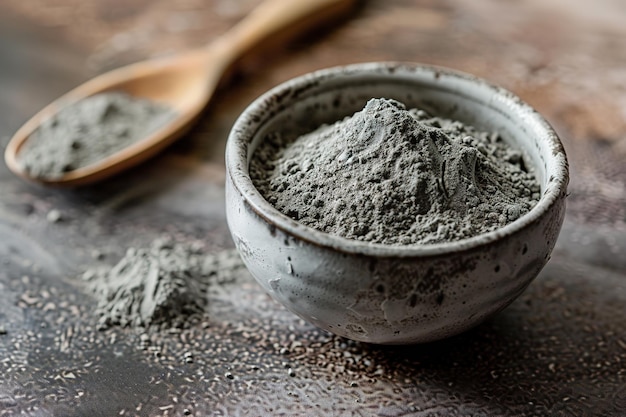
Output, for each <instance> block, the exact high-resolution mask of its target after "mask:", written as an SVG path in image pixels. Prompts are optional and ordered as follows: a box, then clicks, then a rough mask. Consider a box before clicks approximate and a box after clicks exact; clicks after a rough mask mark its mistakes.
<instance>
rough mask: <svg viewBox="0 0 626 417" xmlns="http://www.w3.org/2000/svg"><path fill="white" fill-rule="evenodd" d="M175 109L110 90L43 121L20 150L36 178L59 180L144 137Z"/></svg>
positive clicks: (170, 118) (24, 164)
mask: <svg viewBox="0 0 626 417" xmlns="http://www.w3.org/2000/svg"><path fill="white" fill-rule="evenodd" d="M174 115H175V113H174V111H173V110H172V109H171V108H169V107H167V106H164V105H162V104H159V103H156V102H154V101H151V100H147V99H143V98H137V97H132V96H130V95H128V94H124V93H120V92H108V93H101V94H96V95H94V96H91V97H88V98H85V99H83V100H80V101H77V102H76V103H73V104H70V105H68V106H67V107H65V108H62V109H61V110H60V111H59V112H58V113H57V114H56V115H54V116H52V117H51V118H49V119H47V120H46V121H44V122H43V123H42V124H41V126H39V128H38V129H37V130H36V131H34V132H33V133H32V134H31V135H30V137H29V138H28V139H27V140H26V142H25V143H24V145H23V146H22V148H21V149H20V152H19V154H18V158H19V162H20V163H21V164H22V166H23V167H24V170H25V171H26V172H27V173H28V174H29V175H30V176H32V177H35V178H48V179H55V178H59V177H61V176H62V175H63V174H65V173H67V172H69V171H72V170H75V169H77V168H82V167H85V166H88V165H90V164H93V163H95V162H98V161H100V160H102V159H104V158H106V157H107V156H110V155H112V154H114V153H116V152H117V151H120V150H122V149H124V148H126V147H128V146H129V145H131V144H133V143H135V142H137V141H139V140H141V139H143V138H146V137H147V136H148V135H150V134H151V133H152V132H154V131H156V130H157V129H158V128H160V127H161V126H163V125H164V124H166V123H167V122H169V121H170V120H172V118H173V117H174Z"/></svg>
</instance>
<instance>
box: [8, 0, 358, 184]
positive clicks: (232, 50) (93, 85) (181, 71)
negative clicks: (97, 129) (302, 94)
mask: <svg viewBox="0 0 626 417" xmlns="http://www.w3.org/2000/svg"><path fill="white" fill-rule="evenodd" d="M354 3H356V1H355V0H306V1H298V0H267V1H265V2H264V3H262V4H261V5H260V6H259V7H258V8H257V9H255V10H254V11H253V12H252V13H251V14H250V15H249V16H247V17H246V18H245V19H243V20H242V21H241V22H240V23H238V24H237V25H236V26H235V27H233V28H232V29H231V30H230V31H229V32H227V33H226V34H225V35H224V36H222V37H220V38H218V39H217V40H216V41H214V42H212V43H211V44H210V45H209V46H208V47H206V48H202V49H198V50H192V51H189V52H185V53H182V54H178V55H175V56H172V57H168V58H163V59H153V60H148V61H143V62H139V63H136V64H132V65H129V66H125V67H121V68H118V69H116V70H113V71H110V72H107V73H105V74H102V75H100V76H97V77H95V78H93V79H91V80H90V81H87V82H86V83H84V84H82V85H80V86H78V87H76V88H75V89H73V90H71V91H70V92H68V93H67V94H65V95H63V96H62V97H60V98H59V99H57V100H55V101H54V102H52V103H51V104H49V105H48V106H47V107H45V108H44V109H43V110H41V111H40V112H39V113H37V114H36V115H35V116H33V117H32V118H31V119H30V120H29V121H28V122H26V123H25V124H24V125H23V126H22V127H21V128H20V129H19V130H18V131H17V132H16V133H15V135H14V136H13V138H12V139H11V141H10V142H9V144H8V146H7V148H6V151H5V161H6V164H7V166H8V167H9V169H10V170H11V171H13V172H14V173H15V174H17V175H19V176H20V177H23V178H25V179H29V180H33V181H37V182H41V183H45V184H49V185H67V186H76V185H84V184H88V183H92V182H96V181H99V180H102V179H104V178H107V177H110V176H111V175H114V174H117V173H119V172H121V171H123V170H125V169H128V168H130V167H132V166H134V165H137V164H138V163H140V162H142V161H144V160H146V159H148V158H149V157H151V156H153V155H155V154H156V153H157V152H159V151H161V150H162V149H163V148H165V147H166V146H168V145H169V144H171V143H172V142H173V141H175V140H176V139H178V138H179V137H180V136H181V135H182V134H184V133H185V132H186V131H187V130H189V128H190V127H191V125H192V124H193V122H195V121H196V119H197V118H198V116H199V115H200V113H201V111H202V110H203V109H204V107H205V106H206V104H207V103H208V101H209V100H210V98H211V96H212V95H213V93H214V91H215V89H216V88H217V86H218V84H219V82H220V80H221V79H222V77H223V76H224V74H225V73H226V72H227V71H228V70H229V69H231V67H232V66H233V65H234V64H235V63H236V62H237V61H238V60H239V59H240V58H241V57H242V56H244V55H245V54H246V53H248V52H250V51H251V50H252V49H253V48H254V47H255V46H257V45H258V44H259V43H260V42H261V41H263V40H265V41H268V40H275V39H276V38H278V37H281V36H282V37H285V36H291V35H293V34H294V32H301V31H304V30H306V29H310V28H311V27H312V26H313V25H314V24H317V23H320V22H322V21H325V20H327V19H329V18H334V17H337V16H339V15H340V14H343V13H346V12H348V11H349V10H350V9H351V7H352V6H353V4H354ZM113 90H115V91H122V92H126V93H128V94H130V95H133V96H136V97H144V98H149V99H151V100H154V101H157V102H160V103H164V104H166V105H168V106H170V107H171V108H172V109H173V110H174V111H176V113H177V114H176V117H175V118H173V120H172V121H170V122H169V123H167V124H166V125H164V126H163V127H161V128H160V129H159V130H157V131H155V132H154V133H152V134H151V135H149V136H148V137H146V138H145V139H141V140H140V141H138V142H135V143H134V144H132V145H130V146H128V147H127V148H125V149H122V150H121V151H118V152H116V153H114V154H112V155H110V156H108V157H105V158H103V159H101V160H100V161H98V162H96V163H93V164H91V165H88V166H85V167H82V168H78V169H75V170H72V171H68V172H67V173H65V174H63V175H62V176H61V177H58V178H54V179H52V178H50V179H48V178H34V177H31V176H29V174H28V172H26V171H25V170H24V168H23V167H22V166H21V164H20V163H19V159H18V152H19V150H20V147H21V146H22V145H23V144H24V143H25V141H26V140H27V139H28V137H29V136H30V135H31V134H32V133H33V132H34V131H35V130H36V129H37V128H38V127H39V125H40V124H41V123H42V122H43V121H45V120H46V119H48V118H49V117H51V116H52V115H54V114H55V113H57V112H58V111H59V110H60V109H61V108H63V107H65V106H67V105H69V104H71V103H74V102H76V101H79V100H81V99H84V98H86V97H89V96H92V95H94V94H97V93H102V92H105V91H113Z"/></svg>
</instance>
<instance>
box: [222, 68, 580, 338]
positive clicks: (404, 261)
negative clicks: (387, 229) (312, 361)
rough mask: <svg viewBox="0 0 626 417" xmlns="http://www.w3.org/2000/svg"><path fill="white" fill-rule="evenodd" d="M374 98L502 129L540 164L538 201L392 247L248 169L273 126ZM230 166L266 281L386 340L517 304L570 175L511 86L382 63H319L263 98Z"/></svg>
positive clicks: (558, 148)
mask: <svg viewBox="0 0 626 417" xmlns="http://www.w3.org/2000/svg"><path fill="white" fill-rule="evenodd" d="M374 97H385V98H391V99H396V100H398V101H401V102H403V103H404V104H406V106H407V108H421V109H423V110H426V111H427V112H428V113H430V114H431V115H435V116H440V117H445V118H450V119H455V120H459V121H461V122H463V123H465V124H469V125H473V126H475V127H476V128H478V129H480V130H485V131H497V132H499V133H500V135H501V136H502V137H503V139H504V140H505V141H507V142H509V143H511V144H513V145H514V146H516V147H517V148H519V149H521V150H522V151H523V152H524V154H525V158H526V160H527V162H529V163H530V165H532V167H533V168H534V170H535V174H536V176H537V178H538V180H539V182H540V185H541V198H540V200H539V202H538V203H537V205H536V206H535V207H533V208H532V210H531V211H530V212H528V213H527V214H525V215H524V216H522V217H520V218H519V219H517V220H515V221H514V222H511V223H510V224H508V225H506V226H504V227H502V228H500V229H497V230H495V231H492V232H489V233H484V234H481V235H478V236H475V237H472V238H469V239H464V240H460V241H454V242H446V243H438V244H429V245H406V246H395V245H393V246H392V245H382V244H372V243H367V242H362V241H356V240H349V239H345V238H342V237H339V236H335V235H331V234H328V233H324V232H322V231H319V230H315V229H313V228H310V227H307V226H305V225H303V224H301V223H298V222H297V221H295V220H293V219H291V218H289V217H288V216H286V215H284V214H282V213H280V212H279V211H278V210H277V209H275V208H274V207H273V206H272V205H271V204H270V203H269V202H267V201H266V200H265V199H264V198H263V197H262V195H261V194H260V193H259V191H258V190H257V189H256V188H255V187H254V185H253V183H252V180H251V179H250V175H249V171H248V167H249V163H250V160H251V158H252V157H253V155H254V151H255V149H256V148H257V147H258V146H259V144H260V143H261V142H262V141H263V140H264V139H265V138H266V136H267V134H268V133H272V132H280V133H281V134H284V135H293V136H299V135H301V134H304V133H308V132H310V131H312V130H314V129H316V128H317V127H319V126H320V125H322V124H324V123H327V124H328V123H334V122H336V121H338V120H341V119H343V118H344V117H346V116H350V115H352V114H354V113H355V112H357V111H359V110H361V109H362V108H363V107H364V105H365V103H366V102H367V101H368V100H369V99H371V98H374ZM226 169H227V178H226V213H227V221H228V225H229V228H230V231H231V234H232V237H233V239H234V241H235V245H236V247H237V249H238V250H239V252H240V254H241V256H242V259H243V261H244V262H245V264H246V266H247V267H248V269H249V271H250V272H251V274H252V275H253V276H254V277H255V279H256V280H257V281H258V282H259V284H261V286H262V287H263V288H264V289H265V290H266V291H267V292H268V293H269V294H271V295H272V297H274V298H275V299H276V300H278V301H279V302H281V303H282V304H283V305H284V306H285V307H287V308H288V309H289V310H291V311H292V312H294V313H295V314H297V315H299V316H300V317H302V318H303V319H305V320H307V321H309V322H311V323H313V324H315V325H316V326H318V327H320V328H323V329H325V330H328V331H330V332H332V333H335V334H337V335H340V336H344V337H347V338H350V339H354V340H359V341H364V342H370V343H380V344H409V343H422V342H429V341H433V340H437V339H442V338H445V337H449V336H452V335H455V334H458V333H460V332H463V331H465V330H467V329H469V328H471V327H473V326H475V325H477V324H478V323H480V322H481V321H483V320H484V319H485V318H487V317H489V316H490V315H492V314H494V313H496V312H497V311H499V310H501V309H502V308H504V307H506V306H507V305H508V304H510V303H511V302H512V301H513V300H514V299H515V298H516V297H518V296H519V295H520V294H521V293H522V292H523V291H524V289H525V288H526V287H527V286H528V285H529V284H530V282H531V281H532V280H533V279H534V278H535V277H536V276H537V274H538V273H539V271H540V270H541V269H542V268H543V266H544V265H545V264H546V262H547V261H548V259H549V257H550V253H551V251H552V249H553V247H554V244H555V242H556V239H557V237H558V234H559V231H560V229H561V225H562V222H563V217H564V213H565V196H566V191H567V184H568V180H569V174H568V164H567V158H566V155H565V151H564V149H563V147H562V145H561V142H560V140H559V138H558V137H557V135H556V133H555V132H554V130H553V129H552V128H551V127H550V126H549V124H548V123H547V122H546V121H545V120H544V118H543V117H541V116H540V115H539V114H538V113H537V112H536V111H535V110H534V109H532V108H531V107H530V106H529V105H527V104H525V103H524V102H522V101H521V100H520V99H519V98H518V97H516V96H515V95H513V94H512V93H510V92H509V91H507V90H504V89H502V88H499V87H496V86H494V85H491V84H489V83H487V82H485V81H484V80H481V79H479V78H476V77H474V76H471V75H468V74H464V73H460V72H455V71H451V70H448V69H444V68H440V67H432V66H426V65H420V64H409V63H385V62H383V63H365V64H355V65H351V66H346V67H336V68H330V69H325V70H321V71H317V72H313V73H311V74H307V75H304V76H301V77H298V78H295V79H293V80H290V81H287V82H285V83H283V84H281V85H279V86H277V87H275V88H273V89H272V90H270V91H269V92H267V93H266V94H264V95H263V96H261V97H259V98H258V99H257V100H255V101H254V102H253V103H252V104H251V105H250V106H249V107H248V108H247V109H246V110H245V111H244V112H243V113H242V115H241V116H240V117H239V119H238V120H237V122H236V123H235V125H234V127H233V129H232V131H231V133H230V136H229V138H228V143H227V147H226Z"/></svg>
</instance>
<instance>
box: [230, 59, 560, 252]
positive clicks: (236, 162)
mask: <svg viewBox="0 0 626 417" xmlns="http://www.w3.org/2000/svg"><path fill="white" fill-rule="evenodd" d="M418 73H422V74H424V75H425V79H428V77H431V78H430V79H432V80H435V81H434V82H436V83H438V85H441V83H443V85H445V83H446V82H455V81H456V82H458V81H461V82H466V83H469V84H471V85H473V86H474V87H476V88H479V89H482V90H485V89H487V90H489V92H490V93H491V94H493V96H494V99H497V100H498V101H500V102H501V103H503V104H506V105H507V106H508V107H509V108H510V109H511V113H513V111H515V114H518V115H520V116H519V117H518V119H523V120H522V123H523V124H525V125H532V126H533V127H534V129H535V130H539V131H540V132H541V133H542V135H541V137H543V138H544V140H546V141H547V142H548V145H549V148H550V149H551V150H552V155H549V156H548V158H551V159H553V160H554V163H553V164H552V165H553V166H554V167H555V169H554V170H555V172H554V173H552V176H551V178H550V180H549V184H548V186H547V187H546V189H545V190H543V191H542V195H541V197H540V199H539V201H538V202H537V204H536V205H535V206H534V207H533V208H532V209H531V210H530V211H529V212H528V213H526V214H524V215H523V216H521V217H520V218H518V219H516V220H515V221H513V222H511V223H508V224H507V225H505V226H504V227H501V228H499V229H496V230H493V231H490V232H487V233H482V234H479V235H476V236H472V237H470V238H466V239H462V240H457V241H452V242H440V243H433V244H410V245H386V244H381V243H371V242H367V241H359V240H353V239H348V238H345V237H342V236H337V235H333V234H330V233H327V232H323V231H321V230H318V229H315V228H312V227H310V226H306V225H304V224H302V223H299V222H297V221H295V220H293V219H292V218H290V217H288V216H287V215H285V214H283V213H281V212H280V211H278V209H276V208H275V207H274V206H273V205H272V204H270V203H269V202H268V201H267V200H265V198H264V197H263V196H262V195H261V193H260V192H259V191H258V190H257V189H256V187H255V186H254V184H253V183H252V179H251V178H250V175H249V164H248V145H249V143H247V142H246V141H245V140H244V139H243V138H242V136H244V134H245V133H248V132H250V131H251V130H254V131H253V133H252V134H249V135H248V137H250V138H252V137H254V135H255V134H256V132H257V131H258V130H259V129H260V128H261V127H262V126H263V125H264V123H265V121H266V120H267V119H268V117H267V116H269V118H271V117H273V116H274V114H272V113H271V112H268V111H267V109H268V108H271V107H272V105H271V103H272V102H275V101H276V98H280V97H284V96H289V94H290V93H292V92H293V91H303V90H306V89H307V87H308V86H311V85H314V86H317V85H318V83H320V82H322V83H324V82H328V81H330V80H336V79H341V78H349V77H353V76H362V75H366V76H374V77H375V76H377V75H379V76H381V80H382V76H384V77H385V78H387V79H388V78H389V77H390V76H393V74H403V75H407V76H411V75H413V76H416V74H418ZM421 81H424V80H421ZM434 82H433V85H435V84H434ZM463 94H464V95H470V96H471V95H472V94H471V93H468V92H463ZM522 115H523V116H522ZM264 116H265V118H263V117H264ZM225 162H226V173H227V181H228V179H229V178H230V180H231V181H232V185H233V186H234V187H235V188H236V190H237V191H238V192H239V194H240V195H241V196H242V197H243V198H244V202H245V203H246V206H248V207H249V208H251V209H252V210H253V211H254V212H255V213H256V214H257V215H258V216H260V217H261V218H262V219H263V220H264V221H265V222H267V223H268V227H270V228H272V229H274V228H276V229H280V230H281V231H283V232H284V233H286V234H289V235H291V236H293V237H296V238H298V239H301V240H304V241H306V242H308V243H310V244H313V245H315V246H319V247H325V248H330V249H333V250H336V251H340V252H344V253H348V254H355V255H365V256H378V257H402V258H404V257H432V256H445V255H449V254H451V253H459V252H467V251H471V250H476V249H478V248H480V247H482V246H485V245H491V244H494V242H497V241H499V240H501V239H503V238H506V237H510V236H512V235H514V234H516V233H519V232H521V231H522V230H523V229H525V228H527V227H529V226H530V225H531V224H533V223H536V222H539V221H540V220H541V219H542V218H543V217H544V216H545V215H547V214H548V213H549V211H550V209H551V208H553V207H554V205H555V204H556V203H557V202H558V201H559V200H561V199H563V198H564V197H565V196H566V193H567V185H568V183H569V166H568V161H567V156H566V154H565V149H564V148H563V145H562V143H561V141H560V139H559V137H558V135H557V134H556V132H555V131H554V129H553V128H552V126H550V124H549V123H548V122H547V120H546V119H545V118H544V117H543V116H541V115H540V114H539V113H538V112H537V111H536V110H535V109H534V108H533V107H531V106H530V105H529V104H527V103H525V102H524V101H522V100H521V99H520V98H519V97H518V96H516V95H515V94H513V93H512V92H511V91H509V90H506V89H504V88H502V87H499V86H497V85H495V84H492V83H490V82H488V81H486V80H484V79H482V78H479V77H476V76H474V75H471V74H468V73H465V72H461V71H457V70H452V69H449V68H445V67H441V66H435V65H428V64H420V63H411V62H395V61H384V62H366V63H357V64H351V65H343V66H335V67H330V68H325V69H320V70H316V71H313V72H310V73H307V74H304V75H301V76H298V77H295V78H292V79H290V80H287V81H285V82H283V83H281V84H279V85H277V86H275V87H273V88H272V89H270V90H269V91H267V92H266V93H264V94H262V95H261V96H259V97H258V98H256V99H255V100H254V101H253V102H252V103H250V104H249V105H248V106H247V107H246V108H245V110H244V111H243V112H242V113H241V115H240V116H239V117H238V118H237V120H236V122H235V124H234V125H233V127H232V129H231V131H230V134H229V136H228V140H227V143H226V153H225ZM546 174H549V172H546ZM227 214H228V213H227Z"/></svg>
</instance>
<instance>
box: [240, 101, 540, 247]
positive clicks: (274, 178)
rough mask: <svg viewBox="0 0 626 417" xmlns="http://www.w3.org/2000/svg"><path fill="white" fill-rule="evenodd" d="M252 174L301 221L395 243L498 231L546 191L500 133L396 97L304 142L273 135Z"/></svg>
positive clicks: (369, 106) (369, 105)
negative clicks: (409, 106) (437, 114)
mask: <svg viewBox="0 0 626 417" xmlns="http://www.w3.org/2000/svg"><path fill="white" fill-rule="evenodd" d="M250 175H251V177H252V180H253V182H254V184H255V186H256V187H257V189H258V190H259V191H260V192H261V194H262V195H263V196H264V197H265V198H266V199H267V200H268V201H269V202H270V203H271V204H272V205H274V206H275V207H276V208H277V209H278V210H279V211H281V212H282V213H284V214H286V215H287V216H289V217H291V218H293V219H294V220H297V221H299V222H300V223H303V224H305V225H307V226H310V227H313V228H315V229H318V230H321V231H324V232H327V233H331V234H334V235H338V236H343V237H346V238H348V239H356V240H362V241H367V242H373V243H383V244H390V245H409V244H430V243H438V242H447V241H455V240H460V239H465V238H469V237H472V236H475V235H478V234H481V233H485V232H488V231H492V230H495V229H497V228H499V227H502V226H504V225H506V224H507V223H509V222H512V221H514V220H515V219H517V218H519V217H520V216H522V215H523V214H525V213H527V212H528V211H529V210H530V209H531V208H532V207H533V206H534V205H535V204H536V202H537V201H538V199H539V195H540V194H539V193H540V187H539V184H538V181H537V179H536V178H535V175H534V173H533V172H532V171H529V170H528V169H527V166H526V164H525V163H524V159H523V157H522V153H521V152H520V151H519V150H517V149H514V148H512V147H511V146H510V145H508V144H507V143H506V142H505V141H503V140H502V138H501V137H500V136H499V135H498V134H497V133H495V132H481V131H478V130H477V129H475V128H474V127H472V126H467V125H464V124H463V123H461V122H459V121H453V120H448V119H441V118H433V117H430V116H429V115H428V114H426V113H425V112H424V111H422V110H417V109H412V110H407V109H406V108H405V106H404V105H403V104H402V103H399V102H397V101H394V100H388V99H372V100H370V101H369V102H368V103H367V105H366V106H365V108H364V109H363V110H362V111H360V112H357V113H355V114H354V115H353V116H351V117H348V118H346V119H344V120H342V121H339V122H337V123H335V124H333V125H329V126H328V125H325V126H322V127H320V128H319V129H317V130H315V131H314V132H312V133H309V134H306V135H304V136H301V137H299V138H296V139H290V138H286V137H283V136H281V135H279V134H271V135H269V136H268V137H267V138H266V140H265V141H264V142H263V145H262V146H261V147H260V148H259V149H258V150H257V151H256V152H255V154H254V156H253V159H252V161H251V163H250Z"/></svg>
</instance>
